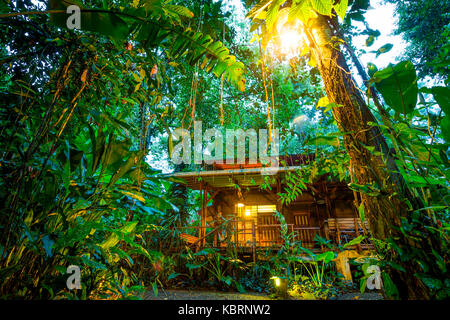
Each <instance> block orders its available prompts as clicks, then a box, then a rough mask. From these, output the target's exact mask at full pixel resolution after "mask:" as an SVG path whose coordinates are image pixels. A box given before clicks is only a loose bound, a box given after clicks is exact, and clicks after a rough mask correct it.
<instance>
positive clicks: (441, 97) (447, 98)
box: [431, 87, 450, 116]
mask: <svg viewBox="0 0 450 320" xmlns="http://www.w3.org/2000/svg"><path fill="white" fill-rule="evenodd" d="M431 93H432V94H433V97H434V100H436V102H437V103H438V104H439V106H440V107H441V109H442V111H444V112H445V114H446V115H447V116H450V88H448V87H433V88H431Z"/></svg>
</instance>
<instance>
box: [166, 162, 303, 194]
mask: <svg viewBox="0 0 450 320" xmlns="http://www.w3.org/2000/svg"><path fill="white" fill-rule="evenodd" d="M302 168H303V166H290V167H278V168H271V167H269V168H247V169H230V170H209V171H197V172H176V173H172V174H168V175H165V176H166V177H169V179H170V180H172V181H176V182H179V183H183V184H185V185H186V186H187V187H189V188H190V189H194V190H200V185H201V184H202V183H203V184H205V183H206V184H207V185H208V187H211V188H233V187H235V185H236V184H238V185H239V186H240V187H258V186H261V185H262V184H263V183H264V180H265V179H266V177H268V181H269V182H270V183H271V185H275V183H276V182H275V181H272V180H273V179H272V178H277V177H280V176H281V175H283V174H285V173H286V172H292V171H296V170H299V169H302Z"/></svg>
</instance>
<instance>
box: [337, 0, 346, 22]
mask: <svg viewBox="0 0 450 320" xmlns="http://www.w3.org/2000/svg"><path fill="white" fill-rule="evenodd" d="M347 7H348V0H340V1H339V2H338V3H337V4H335V5H334V10H335V11H336V13H337V14H338V16H339V17H341V19H342V20H344V18H345V14H346V13H347Z"/></svg>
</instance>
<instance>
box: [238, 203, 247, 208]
mask: <svg viewBox="0 0 450 320" xmlns="http://www.w3.org/2000/svg"><path fill="white" fill-rule="evenodd" d="M237 206H238V208H243V207H245V204H243V203H238V204H237Z"/></svg>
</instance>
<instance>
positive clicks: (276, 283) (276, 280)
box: [275, 278, 281, 287]
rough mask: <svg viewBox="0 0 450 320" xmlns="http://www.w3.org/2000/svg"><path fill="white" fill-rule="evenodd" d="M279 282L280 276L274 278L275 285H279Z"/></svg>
mask: <svg viewBox="0 0 450 320" xmlns="http://www.w3.org/2000/svg"><path fill="white" fill-rule="evenodd" d="M280 284H281V282H280V278H275V285H276V286H277V287H279V286H280Z"/></svg>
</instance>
